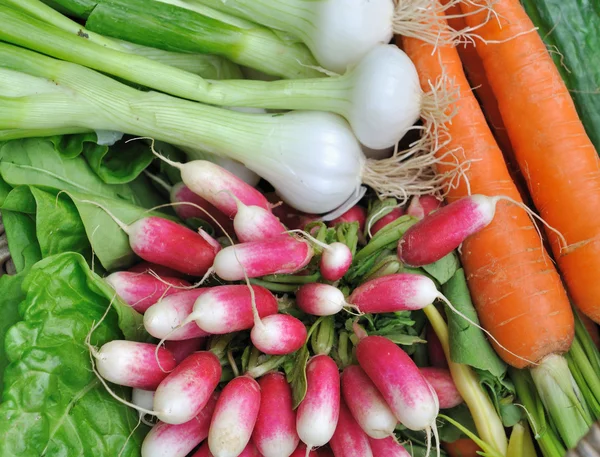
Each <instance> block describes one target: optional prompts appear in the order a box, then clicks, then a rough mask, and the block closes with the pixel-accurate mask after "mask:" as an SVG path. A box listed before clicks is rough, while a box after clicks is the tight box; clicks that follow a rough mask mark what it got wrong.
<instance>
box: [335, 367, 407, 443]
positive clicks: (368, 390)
mask: <svg viewBox="0 0 600 457" xmlns="http://www.w3.org/2000/svg"><path fill="white" fill-rule="evenodd" d="M341 379H342V395H343V398H344V400H345V402H346V406H348V409H349V410H350V412H351V413H352V416H353V417H354V419H355V420H356V422H357V423H358V424H359V425H360V427H361V428H362V430H363V431H364V432H365V433H366V434H367V435H368V436H370V437H371V438H385V437H387V436H391V435H393V434H394V429H395V428H396V424H397V423H398V419H396V416H394V413H393V412H392V410H391V409H390V407H389V406H388V405H387V403H386V402H385V399H384V398H383V397H382V396H381V394H380V393H379V391H378V390H377V387H375V384H373V382H372V381H371V380H370V379H369V377H368V376H367V374H366V373H365V372H364V370H363V369H362V368H361V367H359V366H358V365H350V366H348V367H346V368H345V369H344V372H343V373H342V376H341ZM338 426H339V425H338Z"/></svg>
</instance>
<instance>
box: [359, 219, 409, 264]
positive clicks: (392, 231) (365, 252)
mask: <svg viewBox="0 0 600 457" xmlns="http://www.w3.org/2000/svg"><path fill="white" fill-rule="evenodd" d="M417 222H418V220H417V219H415V218H413V217H411V216H402V217H400V218H398V219H396V220H395V221H394V222H392V223H390V224H388V225H386V226H385V227H384V228H382V229H381V230H380V231H379V232H377V233H376V234H375V236H374V237H373V238H371V241H369V243H368V244H367V245H366V246H365V247H364V248H362V249H361V250H360V251H358V252H357V254H356V255H355V256H354V264H356V263H357V262H360V261H361V260H364V259H366V258H367V257H369V256H370V255H371V254H373V253H375V252H377V251H379V250H380V249H383V248H385V247H386V246H391V245H394V244H395V243H396V242H397V241H398V240H399V239H400V238H402V235H404V232H406V231H407V230H408V229H409V228H410V227H411V226H413V225H414V224H416V223H417Z"/></svg>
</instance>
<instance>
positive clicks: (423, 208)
mask: <svg viewBox="0 0 600 457" xmlns="http://www.w3.org/2000/svg"><path fill="white" fill-rule="evenodd" d="M442 203H443V202H442V201H441V200H438V199H437V198H435V197H434V196H433V195H421V196H420V197H419V196H418V195H415V196H414V197H413V198H412V200H411V201H410V204H409V205H408V208H406V214H408V215H410V216H412V217H414V218H417V219H423V218H424V217H425V216H427V215H429V214H430V213H432V212H433V211H435V210H436V209H438V208H440V207H441V206H442Z"/></svg>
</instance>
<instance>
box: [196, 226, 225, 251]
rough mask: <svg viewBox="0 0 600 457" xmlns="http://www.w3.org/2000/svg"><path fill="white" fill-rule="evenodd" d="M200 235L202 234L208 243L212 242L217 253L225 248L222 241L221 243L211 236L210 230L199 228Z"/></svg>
mask: <svg viewBox="0 0 600 457" xmlns="http://www.w3.org/2000/svg"><path fill="white" fill-rule="evenodd" d="M198 235H200V236H201V237H202V238H204V241H206V242H207V243H208V244H210V245H211V246H212V248H213V249H214V250H215V253H218V252H219V251H220V250H221V249H223V246H221V243H219V242H218V241H217V240H215V239H214V238H213V237H212V236H210V235H209V234H208V232H206V231H205V230H204V229H201V228H199V229H198Z"/></svg>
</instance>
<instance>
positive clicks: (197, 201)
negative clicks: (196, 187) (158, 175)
mask: <svg viewBox="0 0 600 457" xmlns="http://www.w3.org/2000/svg"><path fill="white" fill-rule="evenodd" d="M170 198H171V203H175V205H174V206H173V209H174V210H175V212H176V213H177V215H178V216H179V217H180V218H181V219H183V220H184V221H185V220H188V219H194V218H195V219H202V220H205V221H208V222H209V223H210V224H211V225H213V226H215V229H216V230H217V231H222V229H221V227H223V229H225V231H226V232H227V233H233V224H232V222H231V219H230V218H229V217H227V216H226V215H225V214H223V213H222V212H221V211H219V210H218V209H217V208H215V206H214V205H212V204H211V203H210V202H208V201H207V200H205V199H204V198H202V197H201V196H200V195H197V194H195V193H194V192H192V191H191V189H190V188H189V187H188V186H186V185H185V184H184V183H182V182H180V183H178V184H175V185H174V186H173V187H172V188H171V192H170ZM180 203H192V205H182V204H180ZM198 207H200V208H203V209H204V210H205V211H206V212H207V213H208V214H210V215H211V216H212V217H213V218H214V219H215V220H216V221H217V222H218V224H215V223H214V221H213V220H212V219H211V218H210V217H208V216H207V214H206V213H205V212H204V211H202V210H201V209H199V208H198ZM219 225H221V227H219Z"/></svg>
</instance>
